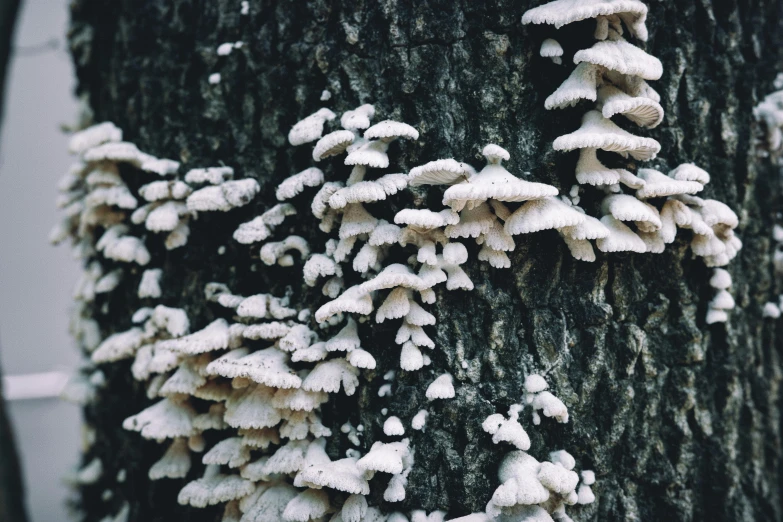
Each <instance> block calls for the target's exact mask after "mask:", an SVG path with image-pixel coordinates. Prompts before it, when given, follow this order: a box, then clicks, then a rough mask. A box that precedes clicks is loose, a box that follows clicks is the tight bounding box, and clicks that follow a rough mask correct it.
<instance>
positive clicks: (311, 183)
mask: <svg viewBox="0 0 783 522" xmlns="http://www.w3.org/2000/svg"><path fill="white" fill-rule="evenodd" d="M323 182H324V173H323V171H322V170H321V169H319V168H317V167H310V168H308V169H305V170H303V171H302V172H298V173H296V174H294V175H293V176H289V177H287V178H286V179H284V180H283V181H282V183H280V185H278V186H277V189H275V196H276V197H277V200H278V201H285V200H286V199H291V198H293V197H294V196H296V195H298V194H299V193H300V192H302V191H303V190H304V188H305V187H317V186H318V185H320V184H321V183H323ZM202 190H203V189H202Z"/></svg>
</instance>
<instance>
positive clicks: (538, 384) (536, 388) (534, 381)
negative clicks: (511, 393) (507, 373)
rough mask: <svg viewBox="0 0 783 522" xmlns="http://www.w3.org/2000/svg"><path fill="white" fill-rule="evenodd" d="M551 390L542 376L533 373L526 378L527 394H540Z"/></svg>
mask: <svg viewBox="0 0 783 522" xmlns="http://www.w3.org/2000/svg"><path fill="white" fill-rule="evenodd" d="M547 388H549V385H548V384H547V382H546V379H544V378H543V377H542V376H540V375H538V374H536V373H533V374H530V375H528V376H527V377H525V391H526V392H527V393H538V392H542V391H544V390H546V389H547Z"/></svg>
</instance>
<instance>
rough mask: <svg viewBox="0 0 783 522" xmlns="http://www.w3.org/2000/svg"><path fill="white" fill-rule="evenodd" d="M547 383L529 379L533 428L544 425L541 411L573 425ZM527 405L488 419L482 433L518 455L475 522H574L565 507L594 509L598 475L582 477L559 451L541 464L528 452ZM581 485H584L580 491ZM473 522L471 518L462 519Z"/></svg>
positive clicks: (509, 459) (509, 460) (510, 457)
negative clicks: (522, 418)
mask: <svg viewBox="0 0 783 522" xmlns="http://www.w3.org/2000/svg"><path fill="white" fill-rule="evenodd" d="M548 387H549V386H548V384H547V382H546V380H545V379H544V378H543V377H542V376H540V375H537V374H532V375H528V376H527V378H526V379H525V390H524V392H525V393H524V394H523V397H524V402H525V403H526V404H530V405H531V406H532V407H533V410H534V413H533V424H535V425H538V424H539V423H540V422H541V419H540V417H539V416H538V413H537V411H538V410H542V412H543V413H544V415H545V416H546V417H552V418H554V419H556V420H557V421H558V422H568V409H567V408H566V407H565V405H564V404H563V403H562V402H561V401H560V399H558V398H557V397H555V396H554V395H553V394H552V393H550V392H548V391H546V390H547V388H548ZM523 408H524V406H523V405H522V404H513V405H512V406H511V407H510V408H509V412H508V418H506V417H505V416H503V415H501V414H498V413H496V414H493V415H490V416H489V417H487V418H486V419H485V420H484V423H483V424H482V428H483V429H484V431H486V432H487V433H488V434H490V435H492V442H493V443H494V444H500V443H507V444H510V445H511V446H513V447H514V448H516V449H514V450H512V451H511V452H510V453H508V454H506V456H505V457H504V459H503V461H502V463H501V464H500V468H499V470H498V479H499V480H500V486H498V488H497V489H496V490H495V492H494V494H493V495H492V499H491V500H490V501H489V503H488V504H487V508H486V511H485V513H483V514H482V513H474V514H473V515H470V516H472V517H473V519H470V520H477V521H478V520H482V521H491V520H495V519H498V520H536V521H541V522H546V521H549V522H552V521H553V520H557V521H561V522H568V521H571V518H570V517H569V516H568V515H567V514H566V512H565V507H566V506H567V505H568V506H572V505H575V504H590V503H592V502H593V501H594V500H595V495H594V494H593V492H592V489H591V488H590V486H591V485H592V484H594V483H595V474H594V473H593V472H592V471H589V470H584V471H582V473H581V484H580V476H579V475H577V473H576V472H575V471H573V470H574V467H575V466H576V460H575V459H574V457H573V456H571V454H570V453H568V452H567V451H565V450H558V451H553V452H551V453H550V454H549V461H544V462H540V461H538V460H537V459H536V458H535V457H533V456H532V455H530V454H528V453H527V451H528V450H529V449H530V438H529V437H528V434H527V432H526V431H525V429H524V428H523V427H522V425H521V424H520V422H519V414H520V412H521V411H522V410H523ZM577 486H579V487H578V488H577ZM457 520H464V521H465V522H467V521H468V520H469V519H468V517H465V518H462V519H457Z"/></svg>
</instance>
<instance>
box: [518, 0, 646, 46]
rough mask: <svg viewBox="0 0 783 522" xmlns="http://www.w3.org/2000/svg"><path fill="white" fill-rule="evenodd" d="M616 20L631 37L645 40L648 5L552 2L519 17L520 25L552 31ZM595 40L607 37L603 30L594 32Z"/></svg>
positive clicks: (628, 0) (610, 0) (618, 0)
mask: <svg viewBox="0 0 783 522" xmlns="http://www.w3.org/2000/svg"><path fill="white" fill-rule="evenodd" d="M612 17H617V18H618V22H619V20H622V22H623V23H624V24H625V25H626V26H627V27H628V30H629V31H630V32H631V34H632V35H633V36H635V37H636V38H639V39H640V40H642V41H645V40H647V27H646V26H645V21H646V20H647V6H646V5H644V3H643V2H641V1H639V0H555V1H553V2H549V3H546V4H544V5H541V6H539V7H536V8H535V9H530V10H529V11H526V12H525V14H524V15H522V23H523V24H530V23H532V24H551V25H554V26H555V28H558V29H559V28H560V27H562V26H564V25H567V24H570V23H573V22H578V21H580V20H587V19H589V18H595V19H596V20H597V22H598V25H599V27H600V26H601V25H604V24H607V25H608V23H609V19H611V18H612ZM596 38H598V39H599V40H602V39H604V38H606V35H605V34H603V31H596Z"/></svg>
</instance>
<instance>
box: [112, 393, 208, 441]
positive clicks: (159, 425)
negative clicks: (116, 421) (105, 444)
mask: <svg viewBox="0 0 783 522" xmlns="http://www.w3.org/2000/svg"><path fill="white" fill-rule="evenodd" d="M195 417H196V410H194V409H193V407H192V406H190V404H188V403H187V402H174V401H172V400H171V399H168V398H167V399H163V400H162V401H160V402H157V403H155V404H153V405H152V406H150V407H148V408H146V409H145V410H143V411H141V412H140V413H137V414H136V415H132V416H130V417H128V418H127V419H125V420H124V421H123V422H122V427H123V428H124V429H126V430H130V431H138V432H139V433H141V436H142V437H144V438H145V439H154V440H157V441H161V440H163V439H175V438H177V437H190V436H191V435H193V433H194V431H193V419H194V418H195Z"/></svg>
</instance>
